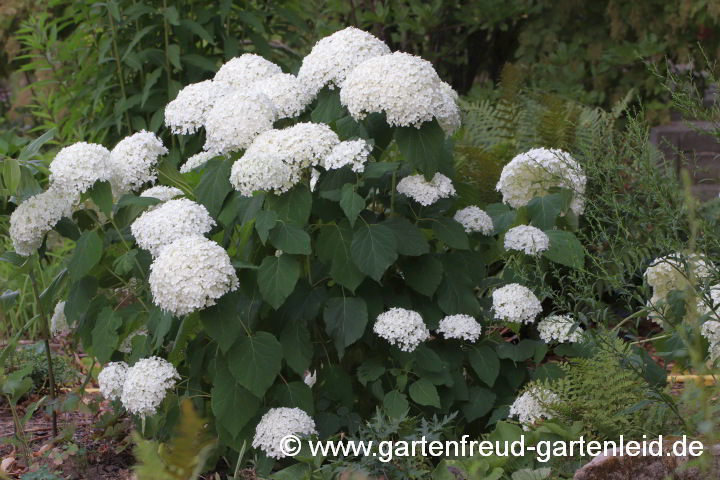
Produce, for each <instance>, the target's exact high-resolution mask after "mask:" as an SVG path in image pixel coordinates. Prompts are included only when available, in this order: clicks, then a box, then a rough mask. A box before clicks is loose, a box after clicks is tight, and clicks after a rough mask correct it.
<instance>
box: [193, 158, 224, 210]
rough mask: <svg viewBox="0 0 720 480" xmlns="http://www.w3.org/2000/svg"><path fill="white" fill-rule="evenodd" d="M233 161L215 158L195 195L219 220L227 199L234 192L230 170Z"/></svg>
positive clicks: (210, 162) (207, 168) (208, 166)
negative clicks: (231, 191)
mask: <svg viewBox="0 0 720 480" xmlns="http://www.w3.org/2000/svg"><path fill="white" fill-rule="evenodd" d="M231 167H232V160H231V159H229V158H213V159H212V160H210V161H209V162H208V163H207V165H206V168H205V174H204V175H203V176H202V178H201V179H200V183H199V184H198V186H197V187H195V190H194V192H193V193H195V198H196V199H197V201H198V202H199V203H201V204H202V205H204V206H205V208H207V210H208V213H210V216H211V217H213V218H217V216H218V214H219V213H220V209H221V208H222V205H223V202H224V201H225V197H227V194H228V193H230V190H232V185H231V184H230V169H231Z"/></svg>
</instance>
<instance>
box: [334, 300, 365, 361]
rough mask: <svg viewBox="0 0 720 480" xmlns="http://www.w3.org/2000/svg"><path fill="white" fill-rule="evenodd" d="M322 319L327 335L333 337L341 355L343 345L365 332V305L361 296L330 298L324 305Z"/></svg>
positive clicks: (354, 340) (353, 340)
mask: <svg viewBox="0 0 720 480" xmlns="http://www.w3.org/2000/svg"><path fill="white" fill-rule="evenodd" d="M323 319H324V320H325V329H326V330H327V333H328V335H330V336H331V337H332V338H333V340H334V341H335V347H336V348H337V349H338V352H339V353H340V356H342V355H343V353H344V351H345V347H347V346H348V345H351V344H353V343H354V342H356V341H357V340H358V339H359V338H360V337H362V335H363V333H364V332H365V326H366V325H367V321H368V313H367V305H366V304H365V300H363V299H362V298H352V297H336V298H331V299H330V300H328V301H327V304H326V305H325V310H324V312H323Z"/></svg>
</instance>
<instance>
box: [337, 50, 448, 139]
mask: <svg viewBox="0 0 720 480" xmlns="http://www.w3.org/2000/svg"><path fill="white" fill-rule="evenodd" d="M455 98H456V94H455V93H454V92H453V91H452V89H451V88H450V87H449V85H447V84H443V82H442V81H441V80H440V77H439V76H438V74H437V72H435V69H434V68H433V66H432V64H431V63H430V62H428V61H427V60H423V59H422V58H420V57H416V56H414V55H410V54H408V53H403V52H395V53H393V54H390V55H382V56H376V57H373V58H370V59H368V60H366V61H365V62H363V63H361V64H359V65H358V66H357V67H355V68H354V69H353V70H352V72H350V74H349V75H348V76H347V78H346V79H345V83H344V85H343V86H342V88H341V89H340V102H341V103H342V104H343V105H345V106H347V109H348V111H349V112H350V115H352V117H353V118H355V119H356V120H360V119H363V118H365V116H366V115H367V114H368V113H373V112H385V115H386V118H387V122H388V124H390V125H393V126H400V127H409V126H415V127H420V125H421V124H422V123H424V122H428V121H431V120H432V119H433V118H438V121H439V122H440V125H441V126H442V127H443V128H444V129H445V131H446V133H448V134H449V133H452V132H453V131H454V130H455V129H457V127H459V126H460V114H459V111H458V107H457V104H456V103H455Z"/></svg>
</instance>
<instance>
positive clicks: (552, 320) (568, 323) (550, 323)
mask: <svg viewBox="0 0 720 480" xmlns="http://www.w3.org/2000/svg"><path fill="white" fill-rule="evenodd" d="M537 328H538V333H540V338H541V339H542V340H543V341H544V342H545V343H555V342H558V343H565V342H572V343H574V342H581V341H582V340H583V329H582V328H580V327H579V326H576V324H575V322H574V321H573V320H572V318H570V317H569V316H567V315H550V316H549V317H547V318H544V319H542V320H540V322H539V323H538V326H537Z"/></svg>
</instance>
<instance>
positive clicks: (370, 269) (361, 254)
mask: <svg viewBox="0 0 720 480" xmlns="http://www.w3.org/2000/svg"><path fill="white" fill-rule="evenodd" d="M350 253H351V255H352V259H353V261H354V262H355V265H357V267H358V268H359V269H360V271H361V272H363V273H365V274H367V275H369V276H370V277H372V278H373V279H375V281H377V282H379V281H380V279H381V278H382V276H383V273H385V270H387V269H388V267H389V266H390V265H392V264H393V263H394V262H395V260H397V242H396V241H395V234H394V233H393V231H392V230H391V229H390V228H388V227H386V226H384V225H378V224H371V225H370V224H367V223H365V224H363V225H361V226H360V227H359V228H358V229H357V230H356V231H355V233H354V234H353V240H352V244H351V246H350Z"/></svg>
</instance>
